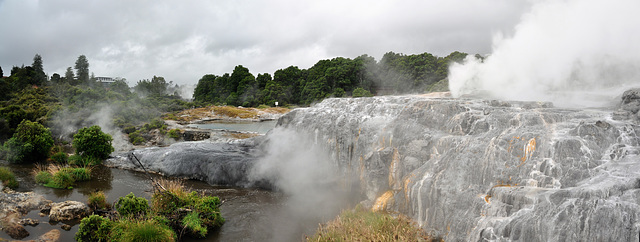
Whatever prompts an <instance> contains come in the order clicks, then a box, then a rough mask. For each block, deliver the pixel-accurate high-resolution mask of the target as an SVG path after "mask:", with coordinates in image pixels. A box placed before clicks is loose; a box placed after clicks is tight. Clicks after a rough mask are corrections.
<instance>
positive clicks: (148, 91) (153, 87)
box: [134, 76, 173, 95]
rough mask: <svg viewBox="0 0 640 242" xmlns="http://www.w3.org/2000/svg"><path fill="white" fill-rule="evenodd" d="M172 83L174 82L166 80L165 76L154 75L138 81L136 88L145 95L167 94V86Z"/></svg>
mask: <svg viewBox="0 0 640 242" xmlns="http://www.w3.org/2000/svg"><path fill="white" fill-rule="evenodd" d="M172 84H173V82H167V81H166V80H164V77H161V76H153V78H151V80H140V81H138V84H136V86H135V87H134V89H135V90H136V92H140V93H142V94H144V95H165V94H166V92H167V88H168V87H169V86H170V85H172Z"/></svg>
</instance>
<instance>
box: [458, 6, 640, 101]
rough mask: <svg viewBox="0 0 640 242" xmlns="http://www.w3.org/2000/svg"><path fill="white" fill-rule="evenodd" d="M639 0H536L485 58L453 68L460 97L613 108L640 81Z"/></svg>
mask: <svg viewBox="0 0 640 242" xmlns="http://www.w3.org/2000/svg"><path fill="white" fill-rule="evenodd" d="M639 9H640V1H637V0H613V1H600V0H563V1H537V2H535V3H534V5H533V7H532V10H531V11H530V12H529V13H528V14H526V15H524V16H523V17H522V19H521V22H520V23H519V24H518V25H517V26H516V29H515V33H514V35H513V36H510V37H502V36H501V35H500V34H497V35H496V36H494V41H493V53H491V55H490V56H488V57H487V58H486V59H485V60H484V61H483V62H482V61H480V60H478V59H476V58H474V57H473V56H471V55H470V56H468V57H467V59H466V60H465V62H464V63H463V64H454V65H452V66H451V67H450V74H449V89H450V90H451V93H452V94H453V95H454V96H456V97H460V96H465V95H476V96H482V97H486V98H498V99H506V100H526V101H532V100H536V101H552V102H554V104H555V105H557V106H570V107H585V106H586V107H589V106H591V107H601V106H609V105H611V104H613V102H614V100H616V96H619V95H620V94H621V93H622V92H623V91H624V90H626V89H628V88H630V87H637V86H640V28H639V27H638V26H640V15H639V14H638V10H639Z"/></svg>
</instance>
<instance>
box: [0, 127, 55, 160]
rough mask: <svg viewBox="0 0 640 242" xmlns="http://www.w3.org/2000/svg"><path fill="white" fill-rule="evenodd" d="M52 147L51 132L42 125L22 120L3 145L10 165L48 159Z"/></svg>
mask: <svg viewBox="0 0 640 242" xmlns="http://www.w3.org/2000/svg"><path fill="white" fill-rule="evenodd" d="M51 147H53V137H52V136H51V131H49V129H48V128H45V127H44V126H43V125H42V124H39V123H36V122H31V121H29V120H26V119H25V120H22V122H20V124H19V125H18V128H17V129H16V132H15V133H14V134H13V137H11V139H9V140H8V141H7V142H6V143H5V149H6V150H7V151H8V153H7V160H8V161H9V162H11V163H23V162H27V161H28V162H36V161H41V160H44V159H46V158H47V157H48V155H49V151H50V150H51Z"/></svg>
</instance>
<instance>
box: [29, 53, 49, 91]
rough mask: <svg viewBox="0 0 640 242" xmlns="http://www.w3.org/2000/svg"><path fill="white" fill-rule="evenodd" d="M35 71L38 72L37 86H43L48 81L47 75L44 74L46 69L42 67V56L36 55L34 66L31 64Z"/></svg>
mask: <svg viewBox="0 0 640 242" xmlns="http://www.w3.org/2000/svg"><path fill="white" fill-rule="evenodd" d="M31 67H33V70H34V71H35V72H36V83H34V84H36V85H42V84H44V83H45V82H46V81H47V75H46V74H45V73H44V67H43V66H42V56H40V55H39V54H36V55H35V56H34V57H33V64H31Z"/></svg>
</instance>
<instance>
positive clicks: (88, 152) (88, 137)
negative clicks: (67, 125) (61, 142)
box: [73, 125, 113, 165]
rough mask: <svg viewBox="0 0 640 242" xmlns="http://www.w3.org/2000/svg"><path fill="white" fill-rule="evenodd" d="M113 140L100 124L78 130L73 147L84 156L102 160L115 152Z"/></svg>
mask: <svg viewBox="0 0 640 242" xmlns="http://www.w3.org/2000/svg"><path fill="white" fill-rule="evenodd" d="M112 140H113V138H111V135H109V134H105V133H103V132H102V130H101V129H100V126H97V125H94V126H91V127H89V128H81V129H80V130H78V133H77V134H75V135H74V136H73V148H75V149H76V153H77V154H79V155H80V156H82V157H83V158H88V159H89V160H91V158H93V160H96V159H98V160H100V161H101V160H104V159H106V158H108V157H109V154H111V152H113V146H112V145H111V141H112ZM92 165H93V164H92Z"/></svg>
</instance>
